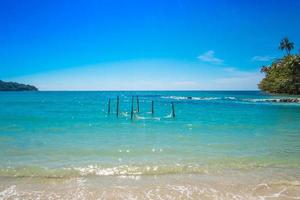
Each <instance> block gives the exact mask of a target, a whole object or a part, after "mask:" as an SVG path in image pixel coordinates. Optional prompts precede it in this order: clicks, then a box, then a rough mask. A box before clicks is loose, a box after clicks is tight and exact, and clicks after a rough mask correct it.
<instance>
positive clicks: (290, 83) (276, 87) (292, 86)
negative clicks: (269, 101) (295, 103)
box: [258, 37, 300, 95]
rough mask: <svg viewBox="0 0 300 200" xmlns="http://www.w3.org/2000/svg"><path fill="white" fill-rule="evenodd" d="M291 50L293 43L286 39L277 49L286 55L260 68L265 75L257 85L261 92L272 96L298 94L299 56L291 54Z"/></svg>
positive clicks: (299, 84)
mask: <svg viewBox="0 0 300 200" xmlns="http://www.w3.org/2000/svg"><path fill="white" fill-rule="evenodd" d="M293 48H294V43H293V42H290V41H289V39H288V38H287V37H286V38H284V39H283V40H282V41H281V42H280V45H279V49H281V50H285V51H286V55H285V56H283V58H279V59H277V60H275V61H274V62H273V63H272V64H271V65H269V66H263V67H262V68H261V72H263V73H265V75H266V76H265V78H263V79H262V81H261V82H260V83H259V84H258V87H259V88H260V89H261V90H263V91H266V92H269V93H274V94H293V95H298V94H300V54H298V55H297V54H295V55H293V54H291V50H292V49H293Z"/></svg>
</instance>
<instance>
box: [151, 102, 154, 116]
mask: <svg viewBox="0 0 300 200" xmlns="http://www.w3.org/2000/svg"><path fill="white" fill-rule="evenodd" d="M151 113H152V115H153V114H154V101H153V100H152V101H151Z"/></svg>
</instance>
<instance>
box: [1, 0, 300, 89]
mask: <svg viewBox="0 0 300 200" xmlns="http://www.w3.org/2000/svg"><path fill="white" fill-rule="evenodd" d="M299 10H300V1H299V0H265V1H261V0H241V1H236V0H126V1H125V0H85V1H83V0H82V1H80V0H77V1H74V0H43V1H40V0H27V1H20V0H0V79H1V80H5V81H17V82H22V83H27V84H33V85H35V86H37V87H38V88H39V89H40V90H257V84H258V83H259V81H260V80H261V79H262V77H263V74H261V73H260V67H261V66H262V65H267V64H270V63H271V62H272V60H274V59H276V58H279V57H280V56H282V55H283V54H284V52H282V51H280V50H279V49H278V46H279V42H280V40H281V39H282V38H283V37H285V36H288V37H289V39H290V40H291V41H293V42H294V45H295V49H294V51H293V53H297V52H298V51H299V49H300V20H299Z"/></svg>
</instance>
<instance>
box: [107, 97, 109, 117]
mask: <svg viewBox="0 0 300 200" xmlns="http://www.w3.org/2000/svg"><path fill="white" fill-rule="evenodd" d="M107 114H108V115H109V114H110V98H109V99H108V108H107Z"/></svg>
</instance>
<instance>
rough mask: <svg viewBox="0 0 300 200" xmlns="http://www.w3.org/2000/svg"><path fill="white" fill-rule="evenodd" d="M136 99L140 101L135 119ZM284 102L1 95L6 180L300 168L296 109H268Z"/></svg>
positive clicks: (232, 97) (0, 169) (204, 96)
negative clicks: (109, 101)
mask: <svg viewBox="0 0 300 200" xmlns="http://www.w3.org/2000/svg"><path fill="white" fill-rule="evenodd" d="M132 95H134V96H135V95H139V101H140V112H139V113H137V112H135V113H134V118H133V120H131V119H130V110H131V98H132ZM117 96H120V115H119V117H116V97H117ZM187 97H192V98H191V99H189V98H187ZM108 98H111V114H110V115H108V114H107V110H108V106H107V103H108ZM279 98H282V97H281V96H271V95H266V94H262V93H260V92H179V91H178V92H175V91H169V92H18V93H14V92H9V93H7V92H1V93H0V176H3V177H4V176H8V177H11V176H12V177H15V176H21V177H24V176H25V177H26V176H42V177H65V176H66V177H69V176H75V177H77V176H94V175H98V176H102V175H141V174H154V175H156V174H186V173H207V172H216V171H220V170H227V169H256V168H264V167H275V168H292V169H298V168H299V167H300V104H299V103H279V102H268V101H267V100H268V99H279ZM152 100H153V101H154V112H155V113H154V114H153V115H152V114H151V112H150V111H151V101H152ZM171 102H174V105H175V114H176V117H175V118H172V115H171ZM134 103H135V104H134V110H136V101H134Z"/></svg>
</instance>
